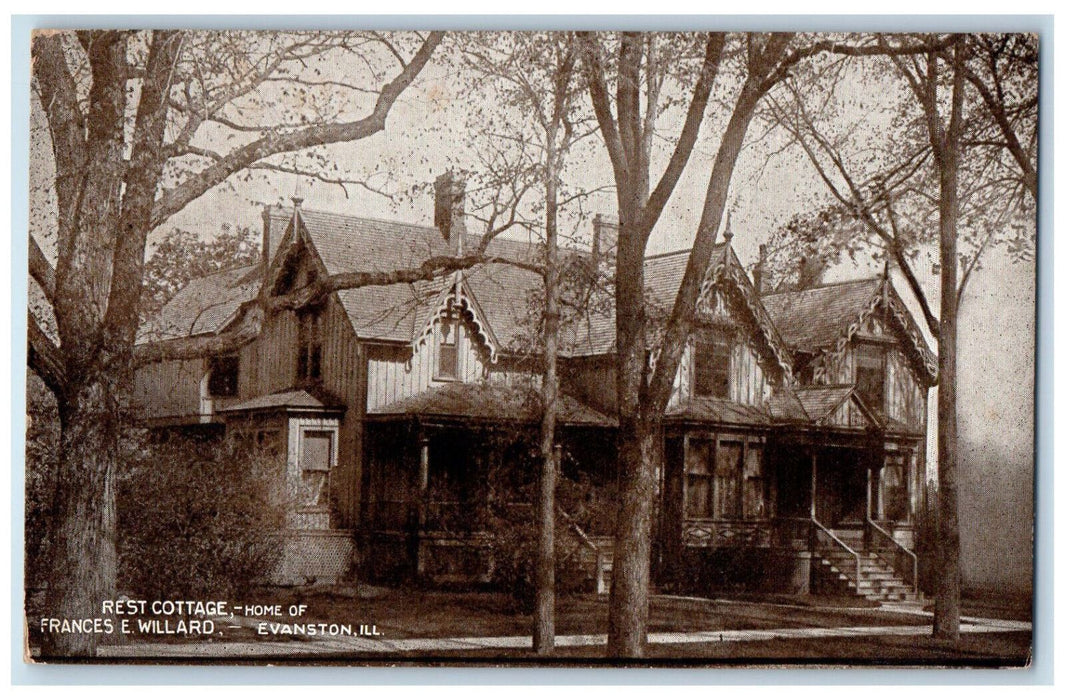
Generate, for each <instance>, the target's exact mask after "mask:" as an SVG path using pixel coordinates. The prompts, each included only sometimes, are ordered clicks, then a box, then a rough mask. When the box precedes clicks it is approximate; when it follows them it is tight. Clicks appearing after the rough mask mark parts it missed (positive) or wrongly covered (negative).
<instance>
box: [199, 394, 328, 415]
mask: <svg viewBox="0 0 1065 700" xmlns="http://www.w3.org/2000/svg"><path fill="white" fill-rule="evenodd" d="M275 409H277V410H280V409H286V410H296V411H330V412H336V411H342V410H344V407H343V406H339V405H336V404H334V403H332V402H326V401H323V400H321V399H319V398H317V397H315V396H314V395H312V394H311V393H310V392H308V391H306V390H304V389H291V390H289V391H278V392H275V393H273V394H264V395H262V396H256V397H255V398H252V399H248V400H247V401H241V402H240V403H237V404H233V405H232V406H222V407H219V408H218V409H217V411H218V412H219V413H240V412H248V411H268V410H275Z"/></svg>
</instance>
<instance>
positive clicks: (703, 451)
mask: <svg viewBox="0 0 1065 700" xmlns="http://www.w3.org/2000/svg"><path fill="white" fill-rule="evenodd" d="M711 447H713V443H712V442H710V441H709V440H691V441H689V442H688V462H687V464H686V465H685V471H687V472H688V473H689V474H710V451H711V450H710V448H711Z"/></svg>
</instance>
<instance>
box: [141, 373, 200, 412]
mask: <svg viewBox="0 0 1065 700" xmlns="http://www.w3.org/2000/svg"><path fill="white" fill-rule="evenodd" d="M205 374H206V363H205V361H204V360H202V359H195V360H167V361H164V362H155V363H152V364H150V365H146V366H144V367H141V368H139V369H138V370H137V372H136V375H135V377H134V380H133V400H134V403H135V404H136V405H138V406H140V407H141V408H142V409H143V411H144V414H143V415H144V417H145V418H146V419H148V420H152V419H159V418H189V417H195V416H200V415H201V414H202V411H201V408H202V407H201V401H200V388H201V384H202V382H203V380H204V376H205Z"/></svg>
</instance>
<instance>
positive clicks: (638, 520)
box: [607, 418, 661, 658]
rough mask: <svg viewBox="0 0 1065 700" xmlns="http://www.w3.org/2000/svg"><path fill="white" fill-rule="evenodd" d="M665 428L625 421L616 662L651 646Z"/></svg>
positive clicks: (614, 603)
mask: <svg viewBox="0 0 1065 700" xmlns="http://www.w3.org/2000/svg"><path fill="white" fill-rule="evenodd" d="M659 428H660V426H659V425H658V424H657V423H656V422H654V421H649V420H645V419H643V418H637V419H636V421H635V422H634V423H629V422H628V421H626V420H624V419H623V420H622V422H621V425H620V433H619V440H618V471H619V476H620V478H621V480H622V483H624V484H626V485H628V488H625V489H622V491H621V494H620V500H621V502H620V509H619V511H618V523H617V534H616V537H617V543H618V544H617V545H616V546H615V554H614V578H613V586H612V587H611V589H610V624H609V631H608V639H609V640H610V645H609V648H608V650H607V653H608V654H609V655H610V656H617V657H625V658H638V657H642V656H643V655H644V645H645V644H646V641H647V615H648V604H649V600H650V581H651V532H652V524H653V523H652V521H653V519H654V511H655V508H654V496H655V483H656V480H655V465H656V464H658V463H659V462H660V455H659V452H660V449H659V443H660V437H661V431H660V429H659Z"/></svg>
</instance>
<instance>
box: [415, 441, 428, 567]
mask: <svg viewBox="0 0 1065 700" xmlns="http://www.w3.org/2000/svg"><path fill="white" fill-rule="evenodd" d="M418 443H419V448H420V449H419V460H418V533H417V537H418V550H417V554H416V557H417V560H416V567H417V571H418V576H421V575H422V574H423V573H425V561H424V559H423V557H422V545H421V536H422V533H423V532H424V531H425V522H426V509H427V506H428V503H427V501H428V498H429V436H428V435H426V434H425V433H424V432H422V433H421V434H420V435H419V440H418Z"/></svg>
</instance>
